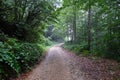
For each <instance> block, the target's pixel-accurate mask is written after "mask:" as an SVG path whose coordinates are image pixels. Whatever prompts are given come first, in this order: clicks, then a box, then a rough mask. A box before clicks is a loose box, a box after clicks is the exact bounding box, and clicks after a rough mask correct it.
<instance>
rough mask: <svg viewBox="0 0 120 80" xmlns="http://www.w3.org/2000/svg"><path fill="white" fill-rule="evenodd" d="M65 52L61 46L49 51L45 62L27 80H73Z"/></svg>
mask: <svg viewBox="0 0 120 80" xmlns="http://www.w3.org/2000/svg"><path fill="white" fill-rule="evenodd" d="M63 58H64V52H63V51H62V49H61V48H60V47H59V46H54V47H52V48H50V49H49V50H48V53H47V55H46V58H45V60H44V61H43V62H42V63H41V65H39V66H38V67H37V68H36V69H34V70H33V71H32V73H31V74H30V75H29V76H28V77H27V78H26V79H25V80H72V79H71V74H70V71H69V67H68V66H66V63H65V60H64V59H63Z"/></svg>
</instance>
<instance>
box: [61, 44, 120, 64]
mask: <svg viewBox="0 0 120 80" xmlns="http://www.w3.org/2000/svg"><path fill="white" fill-rule="evenodd" d="M102 47H103V46H102ZM63 48H65V49H67V50H70V51H73V52H75V54H76V55H83V56H94V57H103V58H108V59H114V60H116V61H118V62H120V56H119V55H120V53H117V49H114V52H112V51H113V50H112V49H111V50H106V48H104V49H102V50H103V51H101V50H100V51H99V50H98V51H96V50H95V49H91V52H90V51H89V50H87V43H81V44H75V43H71V42H66V43H65V44H64V45H63ZM108 48H109V47H108ZM115 50H116V51H115ZM118 50H119V49H118ZM115 52H116V53H115Z"/></svg>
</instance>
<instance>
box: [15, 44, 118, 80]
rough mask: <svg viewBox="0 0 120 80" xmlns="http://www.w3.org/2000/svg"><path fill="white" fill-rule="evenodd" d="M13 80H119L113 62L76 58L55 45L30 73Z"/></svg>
mask: <svg viewBox="0 0 120 80" xmlns="http://www.w3.org/2000/svg"><path fill="white" fill-rule="evenodd" d="M15 80H120V66H119V64H118V63H117V62H115V61H110V60H106V59H95V58H90V57H89V58H88V57H81V56H76V55H74V54H73V53H72V52H68V51H66V50H64V49H62V48H61V47H60V45H56V46H53V47H51V48H50V49H49V50H48V52H47V54H46V57H45V59H44V60H43V61H42V62H41V63H40V64H38V65H37V66H36V68H34V69H33V70H32V71H31V72H29V73H26V74H24V75H20V76H19V77H18V78H17V79H15Z"/></svg>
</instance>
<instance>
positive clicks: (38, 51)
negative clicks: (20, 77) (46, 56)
mask: <svg viewBox="0 0 120 80" xmlns="http://www.w3.org/2000/svg"><path fill="white" fill-rule="evenodd" d="M43 51H44V49H43V48H42V46H39V45H38V44H33V43H23V42H19V41H17V40H16V39H13V38H8V39H7V41H5V42H3V41H0V76H1V80H4V79H5V80H8V77H11V76H13V75H16V74H19V73H21V72H23V71H25V70H28V69H30V67H31V65H33V64H35V63H36V61H37V60H38V59H39V57H40V56H41V55H42V52H43Z"/></svg>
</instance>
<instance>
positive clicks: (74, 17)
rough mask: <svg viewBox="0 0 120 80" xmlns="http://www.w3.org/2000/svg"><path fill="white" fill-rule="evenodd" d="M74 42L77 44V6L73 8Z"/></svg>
mask: <svg viewBox="0 0 120 80" xmlns="http://www.w3.org/2000/svg"><path fill="white" fill-rule="evenodd" d="M73 42H74V43H75V42H76V5H74V6H73Z"/></svg>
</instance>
